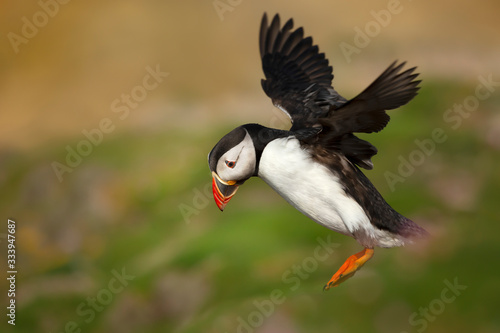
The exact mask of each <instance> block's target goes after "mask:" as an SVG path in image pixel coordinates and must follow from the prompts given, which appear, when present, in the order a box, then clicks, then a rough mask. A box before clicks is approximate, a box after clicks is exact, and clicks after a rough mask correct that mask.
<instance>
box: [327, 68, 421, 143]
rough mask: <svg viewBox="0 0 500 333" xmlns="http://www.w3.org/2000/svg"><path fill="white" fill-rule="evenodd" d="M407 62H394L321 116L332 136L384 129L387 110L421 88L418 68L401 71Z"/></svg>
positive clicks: (404, 100) (409, 97) (406, 100)
mask: <svg viewBox="0 0 500 333" xmlns="http://www.w3.org/2000/svg"><path fill="white" fill-rule="evenodd" d="M405 63H406V62H403V63H401V64H399V65H397V61H395V62H393V63H392V64H391V65H390V66H389V67H388V68H387V69H386V70H385V71H384V72H383V73H382V74H380V76H379V77H378V78H377V79H375V81H373V83H372V84H370V85H369V86H368V88H366V89H365V90H363V92H361V93H360V94H359V95H358V96H356V97H354V98H353V99H351V100H349V101H348V102H347V103H345V104H344V105H342V107H340V108H338V109H336V110H331V112H330V114H329V115H328V116H327V117H325V118H323V119H321V120H320V123H321V124H322V125H323V126H324V127H325V128H327V129H328V131H329V134H330V136H340V135H343V134H346V133H372V132H379V131H381V130H382V129H383V128H384V127H385V126H386V125H387V123H388V122H389V119H390V117H389V115H388V114H387V113H386V112H385V111H386V110H392V109H396V108H398V107H400V106H403V105H405V104H406V103H408V102H409V101H410V100H412V99H413V97H415V96H416V95H417V92H418V90H419V89H420V88H419V87H418V84H419V83H420V82H421V81H420V80H415V78H416V77H417V76H418V74H414V73H413V72H414V71H415V69H416V67H413V68H410V69H408V70H406V71H404V72H402V73H400V71H401V69H402V68H403V66H404V65H405Z"/></svg>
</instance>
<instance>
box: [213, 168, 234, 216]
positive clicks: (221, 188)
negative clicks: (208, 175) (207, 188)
mask: <svg viewBox="0 0 500 333" xmlns="http://www.w3.org/2000/svg"><path fill="white" fill-rule="evenodd" d="M236 190H238V185H236V182H235V181H228V182H225V181H223V180H222V179H220V177H219V176H218V175H217V174H216V173H215V172H212V192H213V193H214V199H215V203H216V204H217V207H219V209H220V210H221V211H223V210H224V208H225V207H226V205H227V203H228V202H229V200H231V198H232V197H233V195H234V194H235V193H236Z"/></svg>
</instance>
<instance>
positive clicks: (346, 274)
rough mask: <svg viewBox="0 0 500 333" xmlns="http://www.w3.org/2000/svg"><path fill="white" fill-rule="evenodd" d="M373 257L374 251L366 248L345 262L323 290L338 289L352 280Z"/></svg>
mask: <svg viewBox="0 0 500 333" xmlns="http://www.w3.org/2000/svg"><path fill="white" fill-rule="evenodd" d="M371 257H373V249H368V248H365V249H364V250H363V251H361V252H358V253H356V254H353V255H352V256H350V257H349V258H347V260H346V261H345V262H344V264H343V265H342V266H341V267H340V268H339V270H338V271H337V272H336V273H335V274H333V276H332V278H331V279H330V281H328V283H327V284H326V285H325V287H324V288H323V290H328V289H330V288H333V287H337V286H338V285H340V284H341V283H342V282H344V281H345V280H347V279H349V278H351V277H352V276H353V275H354V273H356V272H357V271H358V269H360V268H361V267H362V266H363V265H364V264H365V263H366V262H367V261H368V260H370V259H371Z"/></svg>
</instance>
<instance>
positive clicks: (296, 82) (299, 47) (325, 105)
mask: <svg viewBox="0 0 500 333" xmlns="http://www.w3.org/2000/svg"><path fill="white" fill-rule="evenodd" d="M292 29H293V20H292V19H289V20H288V21H287V22H286V23H285V25H284V26H283V27H280V17H279V15H278V14H276V15H275V16H274V18H273V20H272V22H271V24H270V25H268V20H267V14H264V16H263V18H262V23H261V27H260V38H259V46H260V55H261V58H262V68H263V70H264V74H265V76H266V79H265V80H264V79H263V80H262V88H263V89H264V91H265V93H266V94H267V96H269V97H270V98H271V99H272V101H273V104H274V105H275V106H277V107H278V108H279V109H281V110H282V111H284V112H285V113H286V114H287V115H288V116H289V117H290V119H291V120H292V123H293V127H292V130H295V129H301V128H305V127H310V126H312V125H313V124H315V123H317V119H318V118H320V117H324V116H325V115H327V114H328V112H329V110H330V109H331V107H332V106H334V107H339V106H340V105H342V104H343V103H345V102H346V99H344V98H343V97H342V96H340V95H339V94H338V93H337V92H336V91H335V90H334V89H333V87H332V86H331V83H332V79H333V74H332V71H333V70H332V67H331V66H329V64H328V59H325V54H324V53H319V51H318V46H317V45H313V40H312V38H311V37H306V38H304V30H303V29H302V28H298V29H296V30H294V31H292Z"/></svg>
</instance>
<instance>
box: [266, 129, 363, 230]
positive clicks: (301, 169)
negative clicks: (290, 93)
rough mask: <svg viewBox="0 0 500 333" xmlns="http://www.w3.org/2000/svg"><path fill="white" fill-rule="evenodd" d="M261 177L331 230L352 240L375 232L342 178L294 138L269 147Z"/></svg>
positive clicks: (305, 212)
mask: <svg viewBox="0 0 500 333" xmlns="http://www.w3.org/2000/svg"><path fill="white" fill-rule="evenodd" d="M259 177H260V178H262V179H263V180H264V181H265V182H266V183H267V184H269V185H270V186H271V187H272V188H273V189H274V190H275V191H276V192H278V193H279V194H280V195H281V196H282V197H283V198H285V200H287V201H288V202H289V203H290V204H291V205H293V206H294V207H295V208H297V209H298V210H299V211H300V212H302V213H303V214H304V215H306V216H308V217H309V218H311V219H312V220H314V221H315V222H317V223H319V224H321V225H323V226H325V227H327V228H329V229H332V230H335V231H337V232H339V233H342V234H344V235H348V236H352V237H354V236H353V233H354V232H356V231H364V230H366V229H367V228H368V229H373V226H372V225H371V223H370V221H369V219H368V217H367V216H366V214H365V212H364V210H363V209H362V208H361V206H360V205H359V204H358V203H357V202H356V201H355V200H354V199H352V198H350V197H349V196H347V195H346V193H345V191H344V189H343V188H342V185H341V184H340V183H339V179H338V177H337V176H336V175H334V174H333V173H332V172H331V171H330V170H329V169H328V168H327V167H325V166H323V165H321V164H319V163H317V162H315V161H313V160H312V158H311V156H310V154H309V153H308V152H307V151H305V150H303V149H302V148H301V147H300V143H299V141H298V140H297V139H295V138H294V137H289V138H282V139H276V140H274V141H272V142H270V143H269V144H268V145H267V146H266V148H265V149H264V151H263V153H262V157H261V160H260V164H259ZM362 233H363V232H362ZM356 234H357V233H356Z"/></svg>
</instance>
